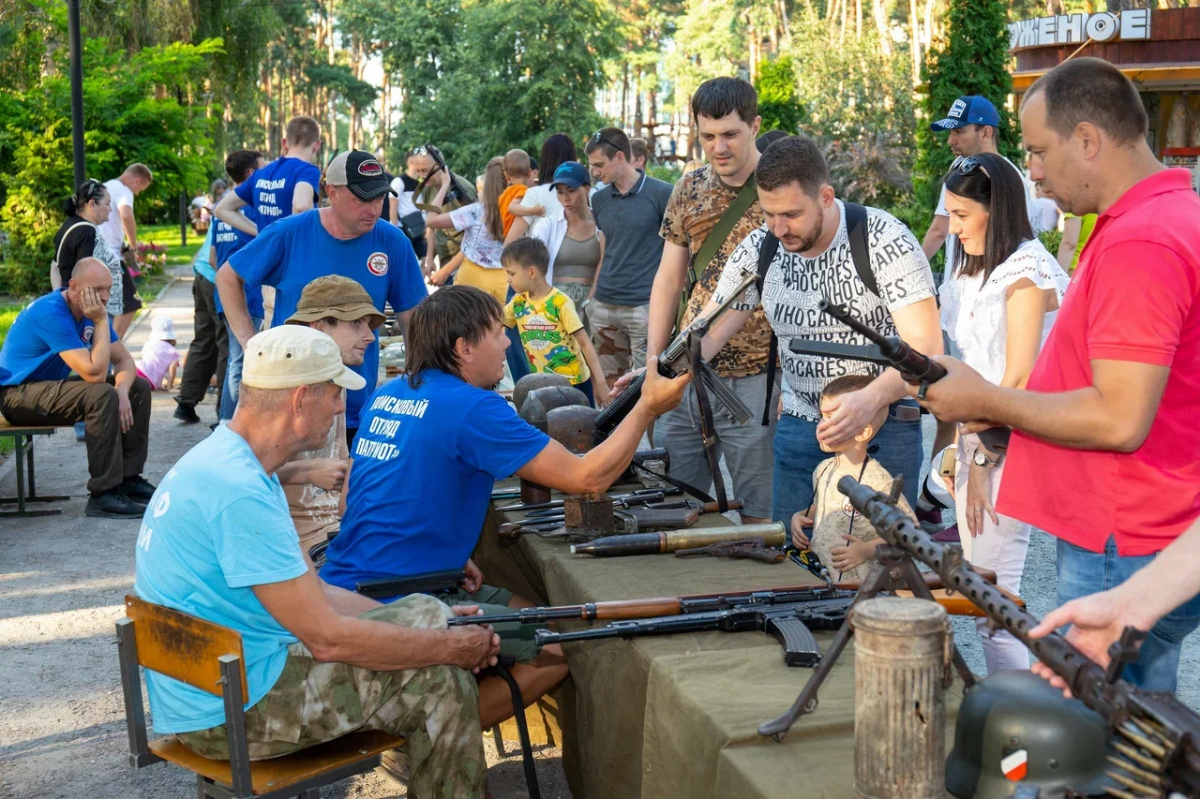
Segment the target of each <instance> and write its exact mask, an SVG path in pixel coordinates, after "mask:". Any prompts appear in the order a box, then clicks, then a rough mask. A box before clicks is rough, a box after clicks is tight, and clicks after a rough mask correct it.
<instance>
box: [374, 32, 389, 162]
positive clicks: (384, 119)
mask: <svg viewBox="0 0 1200 799" xmlns="http://www.w3.org/2000/svg"><path fill="white" fill-rule="evenodd" d="M382 47H383V49H384V50H386V49H387V47H388V45H387V43H386V42H384V43H383V45H382ZM391 136H392V76H391V73H389V72H388V70H387V67H384V70H383V91H382V92H380V94H379V134H378V136H377V137H376V139H377V140H378V142H379V144H378V146H379V149H381V150H383V156H384V158H386V157H387V151H388V145H389V144H391Z"/></svg>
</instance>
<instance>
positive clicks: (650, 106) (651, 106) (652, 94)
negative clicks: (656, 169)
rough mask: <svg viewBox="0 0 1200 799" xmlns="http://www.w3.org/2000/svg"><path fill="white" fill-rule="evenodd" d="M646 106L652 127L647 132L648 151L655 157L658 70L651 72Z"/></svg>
mask: <svg viewBox="0 0 1200 799" xmlns="http://www.w3.org/2000/svg"><path fill="white" fill-rule="evenodd" d="M646 104H647V112H648V116H649V117H650V126H649V127H648V128H647V130H646V144H647V147H646V149H647V150H649V152H650V157H652V158H653V157H654V151H655V149H656V148H657V146H658V145H657V144H656V143H655V141H654V139H655V135H654V129H655V128H656V127H658V70H657V69H652V70H650V81H649V83H648V85H647V87H646Z"/></svg>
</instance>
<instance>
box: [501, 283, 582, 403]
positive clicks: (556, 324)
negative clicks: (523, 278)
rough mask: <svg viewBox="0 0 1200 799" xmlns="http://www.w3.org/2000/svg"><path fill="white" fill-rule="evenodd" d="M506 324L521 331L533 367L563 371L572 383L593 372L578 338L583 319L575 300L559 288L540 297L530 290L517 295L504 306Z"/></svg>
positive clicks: (546, 370) (522, 342) (561, 372)
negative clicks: (584, 358)
mask: <svg viewBox="0 0 1200 799" xmlns="http://www.w3.org/2000/svg"><path fill="white" fill-rule="evenodd" d="M504 325H505V327H515V328H517V332H519V333H520V334H521V346H523V347H524V348H525V357H527V358H528V359H529V368H530V369H532V370H533V371H535V372H548V373H551V374H559V375H563V376H565V377H567V378H568V379H570V381H571V385H573V386H577V385H579V384H580V383H583V382H585V381H586V380H588V379H589V378H590V377H591V376H592V375H591V372H590V371H588V368H587V363H585V362H584V360H583V354H582V353H581V352H580V351H579V344H578V343H577V342H576V341H575V332H576V331H577V330H582V329H583V321H582V320H581V319H580V318H579V312H578V311H576V310H575V303H574V302H572V301H571V298H570V297H568V296H567V295H566V294H563V293H562V292H561V291H559V290H558V289H556V288H552V289H550V293H549V294H547V295H546V296H545V297H543V298H542V299H540V300H534V299H531V298H530V296H529V294H528V293H521V294H517V295H515V296H514V297H513V298H512V299H511V300H509V301H508V305H506V306H505V307H504Z"/></svg>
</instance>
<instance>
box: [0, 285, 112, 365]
mask: <svg viewBox="0 0 1200 799" xmlns="http://www.w3.org/2000/svg"><path fill="white" fill-rule="evenodd" d="M65 291H66V289H62V290H59V291H52V292H50V293H49V294H47V295H46V296H44V297H39V298H38V299H36V300H34V301H33V302H32V303H30V304H29V305H28V306H27V307H26V308H25V310H23V311H21V313H19V314H17V320H16V321H15V322H13V325H12V327H11V328H9V331H8V336H7V337H6V338H5V339H4V348H3V349H0V386H19V385H21V384H22V383H35V382H38V381H42V380H66V379H67V377H69V376H70V374H71V367H69V366H67V362H66V361H64V360H63V359H62V358H60V357H59V353H62V352H67V351H68V350H78V349H91V346H92V320H91V319H88V318H87V317H86V316H85V317H83V318H82V319H79V320H76V319H75V317H74V316H73V315H72V314H71V307H70V306H69V305H67V298H66V295H65V294H64V293H63V292H65ZM108 336H109V338H108V340H109V341H110V342H111V341H116V340H117V333H116V331H115V330H113V327H112V320H111V319H110V320H109V324H108Z"/></svg>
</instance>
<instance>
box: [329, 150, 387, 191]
mask: <svg viewBox="0 0 1200 799" xmlns="http://www.w3.org/2000/svg"><path fill="white" fill-rule="evenodd" d="M325 185H326V186H345V187H346V188H348V189H350V191H352V192H354V196H355V197H357V198H358V199H360V200H377V199H379V198H380V197H382V196H383V195H385V194H391V195H392V196H393V197H394V196H396V192H395V191H394V190H393V189H392V187H391V184H390V183H389V182H388V177H387V173H386V172H385V171H384V169H383V164H381V163H379V161H378V160H376V158H375V156H373V155H371V154H370V153H368V152H364V151H362V150H351V151H350V152H348V153H342V154H341V155H339V156H338V157H337V158H334V159H333V160H332V161H330V162H329V166H328V167H326V168H325Z"/></svg>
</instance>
